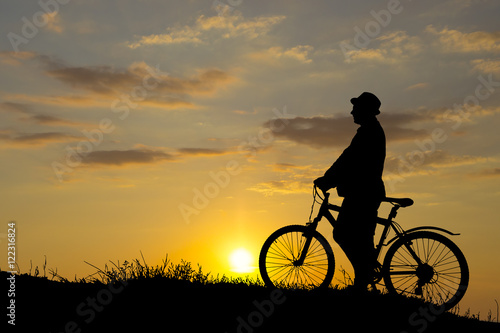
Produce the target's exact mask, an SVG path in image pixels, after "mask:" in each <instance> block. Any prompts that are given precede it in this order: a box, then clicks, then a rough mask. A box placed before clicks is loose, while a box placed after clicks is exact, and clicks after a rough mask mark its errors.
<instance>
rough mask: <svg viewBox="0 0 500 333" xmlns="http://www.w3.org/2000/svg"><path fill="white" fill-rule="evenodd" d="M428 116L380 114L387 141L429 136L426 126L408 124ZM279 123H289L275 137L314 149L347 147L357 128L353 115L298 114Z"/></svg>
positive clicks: (269, 122)
mask: <svg viewBox="0 0 500 333" xmlns="http://www.w3.org/2000/svg"><path fill="white" fill-rule="evenodd" d="M428 119H429V116H421V115H418V114H414V115H412V114H384V115H381V116H380V117H379V120H380V123H381V124H382V126H383V127H384V130H385V134H386V137H387V141H388V142H392V141H405V140H413V139H418V138H422V137H424V136H426V135H428V132H427V131H426V130H424V129H413V128H410V127H409V126H411V125H412V124H414V123H417V122H419V121H423V120H428ZM277 123H283V124H286V126H284V127H283V128H281V127H279V128H278V129H277V130H275V131H274V135H275V136H277V137H280V138H282V139H287V140H290V141H294V142H297V143H301V144H305V145H308V146H311V147H314V148H323V147H344V146H347V145H348V144H349V142H350V141H351V139H352V137H353V136H354V134H355V133H356V129H357V125H355V124H354V123H353V120H352V117H351V116H346V117H325V116H315V117H296V118H292V119H289V118H287V119H279V121H278V122H277ZM273 124H276V119H273V120H270V121H267V122H266V123H264V127H266V128H271V129H273V127H274V126H273Z"/></svg>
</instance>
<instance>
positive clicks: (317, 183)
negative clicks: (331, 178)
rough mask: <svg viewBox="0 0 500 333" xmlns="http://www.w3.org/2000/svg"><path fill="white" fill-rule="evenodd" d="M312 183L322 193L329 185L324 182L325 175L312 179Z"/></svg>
mask: <svg viewBox="0 0 500 333" xmlns="http://www.w3.org/2000/svg"><path fill="white" fill-rule="evenodd" d="M314 185H315V186H316V187H318V188H319V189H320V190H321V191H322V192H323V193H324V192H326V191H328V190H329V189H330V186H328V184H327V183H326V179H325V177H319V178H317V179H315V180H314Z"/></svg>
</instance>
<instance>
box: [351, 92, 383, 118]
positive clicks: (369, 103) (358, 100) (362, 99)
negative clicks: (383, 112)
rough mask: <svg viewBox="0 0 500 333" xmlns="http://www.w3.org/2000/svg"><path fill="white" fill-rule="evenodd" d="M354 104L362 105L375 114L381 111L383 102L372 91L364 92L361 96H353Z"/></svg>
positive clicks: (352, 101)
mask: <svg viewBox="0 0 500 333" xmlns="http://www.w3.org/2000/svg"><path fill="white" fill-rule="evenodd" d="M351 103H352V105H356V106H360V107H362V108H364V109H366V111H371V112H373V114H374V115H377V114H379V113H380V110H379V109H380V105H381V104H382V103H381V102H380V100H379V99H378V97H377V96H375V95H374V94H372V93H370V92H366V91H365V92H364V93H362V94H361V95H359V97H354V98H351Z"/></svg>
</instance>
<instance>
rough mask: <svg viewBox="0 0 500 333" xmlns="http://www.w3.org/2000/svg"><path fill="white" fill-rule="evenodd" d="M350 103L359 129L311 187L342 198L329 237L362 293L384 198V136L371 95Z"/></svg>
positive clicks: (368, 279)
mask: <svg viewBox="0 0 500 333" xmlns="http://www.w3.org/2000/svg"><path fill="white" fill-rule="evenodd" d="M351 103H352V105H353V108H352V112H351V114H352V116H353V118H354V122H355V123H356V124H358V125H360V127H359V128H358V131H357V133H356V135H355V136H354V138H353V139H352V141H351V144H350V145H349V147H347V148H346V149H345V150H344V152H343V153H342V154H341V155H340V157H339V158H338V159H337V160H336V161H335V162H334V163H333V165H332V166H331V167H330V168H329V169H328V170H327V171H326V172H325V175H324V176H323V177H320V178H318V179H316V180H315V181H314V184H315V185H316V186H318V187H319V188H320V189H322V190H325V191H326V190H328V189H331V188H334V187H336V188H337V193H338V195H339V196H341V197H344V200H343V202H342V207H341V209H340V212H339V215H338V219H337V222H338V224H337V226H336V227H335V229H334V231H333V237H334V239H335V241H336V242H337V243H338V244H339V245H340V246H341V248H342V250H343V251H344V252H345V254H346V256H347V258H348V259H349V260H350V261H351V264H352V266H353V268H354V277H355V278H354V286H355V287H356V289H359V290H366V289H367V286H368V284H370V283H371V282H372V281H373V269H374V266H373V264H374V262H375V258H374V244H373V236H374V234H375V227H376V221H377V211H378V208H379V206H380V203H381V200H382V199H383V198H384V197H385V187H384V182H383V181H382V171H383V169H384V160H385V134H384V130H383V129H382V126H380V123H379V122H378V120H377V118H376V116H377V115H378V114H379V113H380V111H379V108H380V105H381V103H380V100H379V99H378V98H377V97H376V96H375V95H374V94H372V93H369V92H364V93H362V94H361V95H360V96H359V97H357V98H352V99H351Z"/></svg>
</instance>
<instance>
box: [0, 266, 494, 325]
mask: <svg viewBox="0 0 500 333" xmlns="http://www.w3.org/2000/svg"><path fill="white" fill-rule="evenodd" d="M9 276H10V274H8V273H5V272H0V278H1V280H2V281H4V283H2V290H3V291H2V294H4V306H3V307H2V308H3V309H4V310H3V311H4V314H3V315H2V318H3V319H2V320H3V321H4V323H6V322H7V320H9V317H8V316H6V314H7V313H8V311H9V309H6V306H8V305H9V304H8V303H6V301H7V302H9V300H10V299H15V306H16V308H15V323H16V325H15V330H12V329H13V326H12V325H7V326H8V327H9V328H10V329H9V331H19V332H20V331H22V332H53V333H55V332H75V333H77V332H122V331H123V332H221V333H224V332H228V333H229V332H241V333H253V332H329V331H331V332H335V331H343V332H345V331H351V332H384V333H390V332H420V333H421V332H429V333H430V332H475V333H476V332H496V333H498V332H500V324H497V323H487V322H482V321H478V320H476V319H467V318H463V317H458V316H456V315H452V314H450V313H441V312H440V311H439V309H436V308H434V307H432V306H430V305H428V304H424V303H422V302H420V301H417V300H411V299H402V298H399V297H393V296H389V295H376V294H368V295H353V294H352V292H350V291H349V290H333V289H328V290H322V291H313V292H311V291H309V292H306V291H281V290H276V289H275V290H273V289H269V288H264V287H260V286H248V285H245V284H235V283H213V284H210V283H209V284H201V283H193V282H188V281H179V280H172V279H166V278H147V279H138V280H128V281H125V282H119V283H117V284H114V285H105V284H102V283H97V282H96V283H76V282H56V281H51V280H48V279H46V278H40V277H38V278H37V277H33V276H28V275H20V276H19V275H18V276H16V281H15V298H10V297H5V296H7V292H8V290H9V284H8V283H7V282H8V281H7V278H8V277H9ZM5 300H6V301H5ZM2 326H4V325H3V324H2ZM4 327H5V326H4ZM346 328H349V329H348V330H346Z"/></svg>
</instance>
